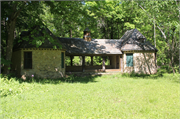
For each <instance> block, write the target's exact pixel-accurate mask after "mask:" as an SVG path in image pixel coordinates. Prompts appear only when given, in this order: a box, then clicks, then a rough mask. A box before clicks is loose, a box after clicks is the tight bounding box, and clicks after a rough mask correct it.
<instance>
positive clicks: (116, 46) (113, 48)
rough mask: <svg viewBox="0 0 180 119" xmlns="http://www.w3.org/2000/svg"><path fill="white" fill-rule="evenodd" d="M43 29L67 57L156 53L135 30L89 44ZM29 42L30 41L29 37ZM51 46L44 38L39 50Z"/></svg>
mask: <svg viewBox="0 0 180 119" xmlns="http://www.w3.org/2000/svg"><path fill="white" fill-rule="evenodd" d="M35 28H36V27H35ZM37 28H39V27H37ZM43 29H44V30H45V31H46V33H47V34H49V35H50V36H51V37H52V38H53V39H54V40H55V41H56V42H57V43H58V44H61V45H62V48H63V49H66V54H67V55H100V54H122V52H123V51H132V50H142V51H158V50H157V49H156V48H155V47H154V46H153V45H152V44H151V43H150V42H148V41H146V38H145V37H144V36H143V35H142V34H141V33H140V32H139V31H138V30H137V29H132V30H129V31H126V32H125V34H124V35H123V36H122V37H121V38H120V39H92V41H90V42H88V41H85V40H84V39H80V38H59V37H55V36H54V35H53V34H52V32H51V31H50V30H49V29H47V28H42V30H43ZM42 30H40V31H39V34H38V35H39V36H43V33H42ZM29 35H30V31H25V32H22V33H21V38H23V37H25V36H29ZM141 38H143V39H145V42H143V43H142V42H140V39H141ZM30 40H32V38H31V37H30ZM53 46H54V44H52V43H51V42H50V41H49V40H47V38H45V41H44V43H43V44H42V45H41V46H39V48H53ZM56 46H57V45H56ZM14 48H36V45H32V44H29V41H26V40H23V41H22V42H21V43H18V44H16V45H15V47H14ZM57 48H59V46H57Z"/></svg>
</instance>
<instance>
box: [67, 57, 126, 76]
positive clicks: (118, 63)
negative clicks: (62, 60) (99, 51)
mask: <svg viewBox="0 0 180 119" xmlns="http://www.w3.org/2000/svg"><path fill="white" fill-rule="evenodd" d="M86 56H88V55H84V56H78V57H80V59H81V64H80V65H79V66H77V65H73V64H74V63H73V59H74V57H75V56H72V55H71V56H66V57H69V58H70V66H67V65H66V72H67V73H68V72H71V73H72V72H94V73H95V72H123V55H120V54H114V55H98V56H100V57H101V58H102V61H101V65H95V64H94V61H93V59H94V58H93V57H94V56H97V55H94V56H90V57H91V61H90V64H88V65H87V63H86V60H85V57H86ZM107 59H108V60H109V64H108V65H106V61H107Z"/></svg>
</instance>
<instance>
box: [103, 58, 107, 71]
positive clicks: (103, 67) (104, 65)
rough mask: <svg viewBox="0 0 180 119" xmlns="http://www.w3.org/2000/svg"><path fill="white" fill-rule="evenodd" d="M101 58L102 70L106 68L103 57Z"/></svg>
mask: <svg viewBox="0 0 180 119" xmlns="http://www.w3.org/2000/svg"><path fill="white" fill-rule="evenodd" d="M102 58H103V60H102V70H103V71H105V70H106V67H105V57H102Z"/></svg>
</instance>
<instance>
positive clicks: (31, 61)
mask: <svg viewBox="0 0 180 119" xmlns="http://www.w3.org/2000/svg"><path fill="white" fill-rule="evenodd" d="M45 30H46V33H47V34H50V36H51V37H52V38H53V39H54V41H56V43H57V44H61V46H62V48H60V47H58V46H57V47H58V48H57V49H53V47H54V45H53V44H52V43H50V42H49V41H48V40H47V39H45V42H44V43H42V45H41V46H40V47H38V48H36V46H35V45H32V44H29V43H28V42H27V41H23V42H21V43H19V44H18V45H16V46H15V47H14V52H13V58H12V68H13V70H15V71H16V72H17V73H18V74H19V75H20V76H27V75H29V76H31V75H36V76H39V77H43V78H59V77H63V76H64V75H65V72H98V71H104V72H110V71H116V72H132V71H134V72H136V73H147V74H153V73H156V71H157V70H156V52H157V51H158V50H157V49H156V48H155V47H154V46H153V45H152V44H151V43H150V42H148V41H147V39H146V38H145V37H144V36H143V35H142V34H141V33H140V32H139V31H138V30H137V29H132V30H128V31H126V33H125V34H124V35H123V36H122V37H121V38H120V39H92V38H91V35H90V30H89V29H88V28H86V29H85V30H84V36H83V39H80V38H59V37H55V36H54V35H53V34H52V33H51V32H50V31H49V30H48V29H45ZM28 33H29V32H23V33H22V35H21V37H24V36H28ZM74 56H80V57H82V66H73V63H72V62H73V58H74ZM85 56H90V57H91V65H90V66H85ZM94 56H101V57H102V65H101V66H95V65H93V57H94ZM65 57H70V59H71V66H66V65H65V62H64V60H65ZM107 57H108V58H109V60H110V65H108V66H106V65H105V61H106V60H105V58H107Z"/></svg>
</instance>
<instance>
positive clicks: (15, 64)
mask: <svg viewBox="0 0 180 119" xmlns="http://www.w3.org/2000/svg"><path fill="white" fill-rule="evenodd" d="M11 70H12V71H13V73H15V75H16V76H18V77H20V76H21V50H18V51H14V52H13V54H12V67H11Z"/></svg>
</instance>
